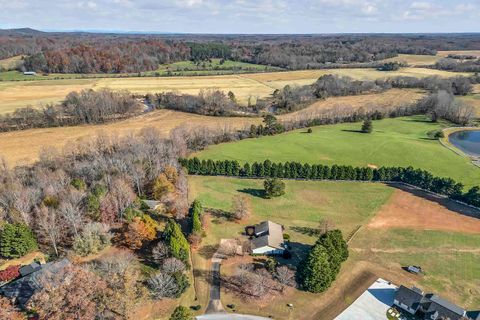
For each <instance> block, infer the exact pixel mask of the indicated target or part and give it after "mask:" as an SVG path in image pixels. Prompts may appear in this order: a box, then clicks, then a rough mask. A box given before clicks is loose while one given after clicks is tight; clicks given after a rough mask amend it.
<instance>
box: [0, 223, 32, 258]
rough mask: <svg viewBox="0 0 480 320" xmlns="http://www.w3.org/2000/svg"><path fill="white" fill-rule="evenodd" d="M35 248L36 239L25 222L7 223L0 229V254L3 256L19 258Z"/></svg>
mask: <svg viewBox="0 0 480 320" xmlns="http://www.w3.org/2000/svg"><path fill="white" fill-rule="evenodd" d="M37 248H38V246H37V240H36V239H35V236H34V235H33V232H32V230H30V228H29V227H28V226H27V225H25V224H17V223H15V224H10V223H7V224H5V225H4V226H3V230H1V231H0V256H2V257H4V258H7V259H12V258H20V257H22V256H24V255H26V254H27V253H29V252H32V251H34V250H37Z"/></svg>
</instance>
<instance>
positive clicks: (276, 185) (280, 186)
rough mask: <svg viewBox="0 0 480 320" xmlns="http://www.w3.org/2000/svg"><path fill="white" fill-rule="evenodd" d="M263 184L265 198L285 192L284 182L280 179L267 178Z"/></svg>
mask: <svg viewBox="0 0 480 320" xmlns="http://www.w3.org/2000/svg"><path fill="white" fill-rule="evenodd" d="M263 185H264V187H265V197H266V198H267V199H270V198H273V197H279V196H283V195H284V194H285V183H284V182H283V181H282V180H280V179H276V178H273V179H267V180H265V182H264V183H263Z"/></svg>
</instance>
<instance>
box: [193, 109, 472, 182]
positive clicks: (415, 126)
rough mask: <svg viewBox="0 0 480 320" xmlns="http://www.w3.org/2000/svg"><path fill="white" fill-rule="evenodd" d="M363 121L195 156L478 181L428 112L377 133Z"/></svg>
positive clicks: (380, 124)
mask: <svg viewBox="0 0 480 320" xmlns="http://www.w3.org/2000/svg"><path fill="white" fill-rule="evenodd" d="M360 127H361V123H344V124H337V125H327V126H319V127H314V128H313V133H311V134H306V133H305V129H303V130H296V131H292V132H288V133H285V134H281V135H276V136H268V137H262V138H258V139H246V140H242V141H239V142H235V143H225V144H220V145H215V146H210V147H208V148H207V149H206V150H204V151H202V152H199V153H197V154H196V156H198V157H200V158H202V159H232V160H233V159H236V160H238V161H240V162H245V161H250V162H253V161H264V160H265V159H270V160H271V161H282V162H286V161H292V160H294V161H300V162H309V163H319V164H327V165H333V164H339V165H353V166H362V167H364V166H367V165H375V166H404V167H408V166H413V167H416V168H421V169H425V170H428V171H430V172H432V173H433V174H435V175H438V176H442V177H451V178H453V179H455V180H457V181H459V182H462V183H463V184H465V185H466V186H468V187H471V186H473V185H478V181H480V170H479V168H478V167H476V166H474V165H473V164H471V163H470V160H469V159H468V158H467V157H462V156H459V155H457V154H455V153H454V152H453V151H451V150H449V149H447V148H445V147H443V146H442V145H441V144H440V143H439V142H438V141H437V140H431V139H429V138H428V137H427V132H429V131H432V130H437V129H439V128H441V127H442V125H441V124H438V123H431V122H429V121H427V120H426V119H425V117H423V116H416V117H407V118H396V119H384V120H380V121H374V122H373V127H374V132H373V133H372V134H362V133H360V132H359V131H358V130H359V129H360Z"/></svg>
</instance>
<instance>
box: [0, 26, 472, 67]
mask: <svg viewBox="0 0 480 320" xmlns="http://www.w3.org/2000/svg"><path fill="white" fill-rule="evenodd" d="M474 49H480V36H479V35H475V34H463V35H456V36H455V37H452V36H451V35H448V34H443V35H442V34H438V35H402V34H399V35H361V34H360V35H348V34H345V35H271V36H269V35H251V36H249V35H124V34H106V35H105V34H94V33H92V34H89V33H45V32H38V31H35V30H31V31H30V32H15V31H8V30H3V31H2V30H0V59H5V58H9V57H13V56H17V55H22V56H25V59H24V65H23V70H29V71H41V72H48V73H123V72H140V71H149V70H155V69H157V68H158V65H159V64H163V63H171V62H175V61H182V60H192V61H199V60H208V59H212V58H223V59H232V60H236V61H242V62H250V63H257V64H263V65H271V66H277V67H282V68H286V69H290V70H296V69H311V68H324V67H326V66H328V67H332V65H333V66H334V67H341V66H342V65H349V64H352V63H371V62H375V61H378V60H382V59H386V58H391V57H395V56H397V55H398V54H420V55H435V54H436V52H437V50H474Z"/></svg>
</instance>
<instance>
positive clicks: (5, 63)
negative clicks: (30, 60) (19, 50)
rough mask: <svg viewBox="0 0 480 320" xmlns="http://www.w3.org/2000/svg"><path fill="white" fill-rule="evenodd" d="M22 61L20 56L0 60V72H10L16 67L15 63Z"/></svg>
mask: <svg viewBox="0 0 480 320" xmlns="http://www.w3.org/2000/svg"><path fill="white" fill-rule="evenodd" d="M21 59H22V56H15V57H11V58H7V59H3V60H0V70H2V69H3V70H11V69H14V68H15V67H16V66H17V63H18V62H19V61H20V60H21Z"/></svg>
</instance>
